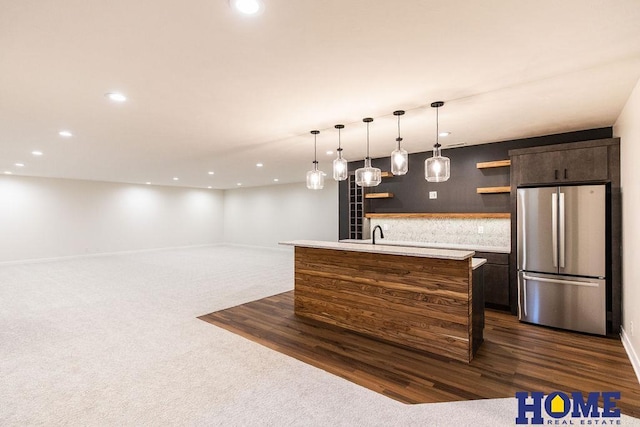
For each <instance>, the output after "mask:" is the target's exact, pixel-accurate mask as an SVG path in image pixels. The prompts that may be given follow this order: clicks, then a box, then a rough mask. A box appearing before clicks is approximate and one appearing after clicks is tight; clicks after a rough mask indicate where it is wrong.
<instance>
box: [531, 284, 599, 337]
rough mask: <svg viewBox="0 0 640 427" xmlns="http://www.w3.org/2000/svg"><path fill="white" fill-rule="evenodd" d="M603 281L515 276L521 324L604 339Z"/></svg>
mask: <svg viewBox="0 0 640 427" xmlns="http://www.w3.org/2000/svg"><path fill="white" fill-rule="evenodd" d="M605 291H606V281H605V280H603V279H588V278H576V277H566V276H558V275H552V274H535V273H528V272H523V271H520V272H518V318H519V319H520V320H521V321H523V322H529V323H536V324H539V325H545V326H553V327H556V328H562V329H569V330H572V331H579V332H588V333H591V334H599V335H606V333H607V321H606V314H607V313H606V296H605Z"/></svg>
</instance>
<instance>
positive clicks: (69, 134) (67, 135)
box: [58, 130, 73, 138]
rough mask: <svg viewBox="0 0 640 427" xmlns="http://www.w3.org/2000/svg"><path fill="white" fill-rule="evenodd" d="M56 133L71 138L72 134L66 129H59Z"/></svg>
mask: <svg viewBox="0 0 640 427" xmlns="http://www.w3.org/2000/svg"><path fill="white" fill-rule="evenodd" d="M58 135H60V136H62V137H64V138H71V137H72V136H73V134H72V133H71V132H69V131H68V130H61V131H60V132H58Z"/></svg>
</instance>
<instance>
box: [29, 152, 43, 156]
mask: <svg viewBox="0 0 640 427" xmlns="http://www.w3.org/2000/svg"><path fill="white" fill-rule="evenodd" d="M31 154H33V155H34V156H42V154H43V153H42V151H32V152H31Z"/></svg>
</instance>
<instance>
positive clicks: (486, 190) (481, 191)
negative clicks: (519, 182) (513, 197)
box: [476, 186, 511, 194]
mask: <svg viewBox="0 0 640 427" xmlns="http://www.w3.org/2000/svg"><path fill="white" fill-rule="evenodd" d="M476 192H477V193H478V194H498V193H510V192H511V187H509V186H507V187H481V188H477V189H476Z"/></svg>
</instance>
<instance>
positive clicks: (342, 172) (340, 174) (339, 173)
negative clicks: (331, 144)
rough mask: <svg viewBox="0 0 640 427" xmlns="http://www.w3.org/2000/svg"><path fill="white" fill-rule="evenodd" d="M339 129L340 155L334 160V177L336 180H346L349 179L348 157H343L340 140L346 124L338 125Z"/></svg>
mask: <svg viewBox="0 0 640 427" xmlns="http://www.w3.org/2000/svg"><path fill="white" fill-rule="evenodd" d="M335 128H336V129H338V157H337V158H336V159H335V160H334V161H333V179H335V180H336V181H344V180H345V179H347V173H348V172H349V171H348V170H347V159H345V158H343V157H342V141H341V140H340V131H341V130H342V129H344V125H336V126H335Z"/></svg>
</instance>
